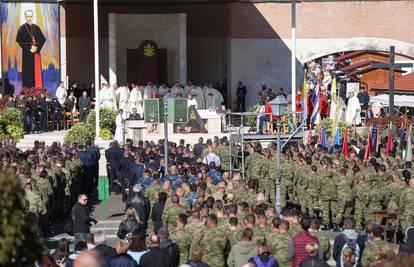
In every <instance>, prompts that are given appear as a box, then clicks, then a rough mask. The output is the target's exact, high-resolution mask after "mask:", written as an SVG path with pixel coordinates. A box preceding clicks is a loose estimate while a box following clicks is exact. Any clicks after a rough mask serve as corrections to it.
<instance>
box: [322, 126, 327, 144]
mask: <svg viewBox="0 0 414 267" xmlns="http://www.w3.org/2000/svg"><path fill="white" fill-rule="evenodd" d="M321 135H322V143H321V146H322V147H323V148H328V146H327V145H326V130H325V124H323V125H322V134H321Z"/></svg>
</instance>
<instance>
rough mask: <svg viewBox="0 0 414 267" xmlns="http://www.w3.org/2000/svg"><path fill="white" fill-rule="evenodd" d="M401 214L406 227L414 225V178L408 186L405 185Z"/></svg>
mask: <svg viewBox="0 0 414 267" xmlns="http://www.w3.org/2000/svg"><path fill="white" fill-rule="evenodd" d="M400 206H401V216H400V222H401V226H402V228H403V229H404V231H405V229H407V228H408V226H413V225H414V212H413V211H414V178H411V179H410V180H409V184H408V186H406V187H405V189H404V191H403V192H402V194H401V199H400Z"/></svg>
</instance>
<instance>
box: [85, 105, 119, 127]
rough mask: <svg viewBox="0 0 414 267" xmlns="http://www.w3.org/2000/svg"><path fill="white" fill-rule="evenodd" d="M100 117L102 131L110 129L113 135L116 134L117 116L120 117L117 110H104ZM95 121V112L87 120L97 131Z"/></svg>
mask: <svg viewBox="0 0 414 267" xmlns="http://www.w3.org/2000/svg"><path fill="white" fill-rule="evenodd" d="M99 115H100V116H99V127H100V128H101V129H108V130H110V131H111V132H112V133H115V119H116V116H118V111H117V110H115V109H110V108H103V109H101V113H100V114H99ZM95 120H96V115H95V111H91V112H90V113H89V115H88V117H87V118H86V123H87V124H88V125H89V126H91V127H93V129H95Z"/></svg>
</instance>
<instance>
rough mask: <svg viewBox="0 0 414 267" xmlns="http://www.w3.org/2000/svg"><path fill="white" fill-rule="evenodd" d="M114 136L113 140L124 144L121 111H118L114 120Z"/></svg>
mask: <svg viewBox="0 0 414 267" xmlns="http://www.w3.org/2000/svg"><path fill="white" fill-rule="evenodd" d="M115 125H116V129H115V136H114V140H117V141H118V143H124V125H125V124H124V116H123V110H122V109H120V110H119V113H118V116H116V118H115Z"/></svg>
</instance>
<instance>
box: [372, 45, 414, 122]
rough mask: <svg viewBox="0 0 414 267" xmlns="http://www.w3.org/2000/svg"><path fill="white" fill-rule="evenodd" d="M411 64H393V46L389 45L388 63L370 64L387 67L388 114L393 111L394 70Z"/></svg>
mask: <svg viewBox="0 0 414 267" xmlns="http://www.w3.org/2000/svg"><path fill="white" fill-rule="evenodd" d="M412 66H413V64H412V63H398V64H395V46H393V45H392V46H390V63H388V64H386V63H373V64H372V65H371V67H372V68H374V69H389V72H390V74H389V76H390V77H389V78H390V79H389V88H390V92H389V98H390V100H389V106H390V113H389V114H390V115H391V114H393V113H394V90H395V89H394V71H395V68H407V67H412Z"/></svg>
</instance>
